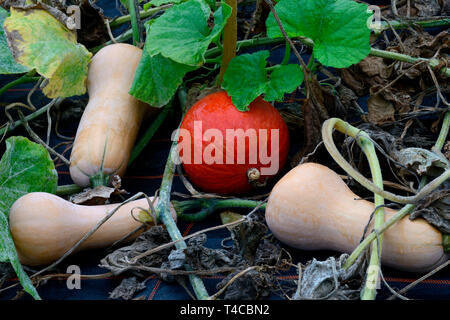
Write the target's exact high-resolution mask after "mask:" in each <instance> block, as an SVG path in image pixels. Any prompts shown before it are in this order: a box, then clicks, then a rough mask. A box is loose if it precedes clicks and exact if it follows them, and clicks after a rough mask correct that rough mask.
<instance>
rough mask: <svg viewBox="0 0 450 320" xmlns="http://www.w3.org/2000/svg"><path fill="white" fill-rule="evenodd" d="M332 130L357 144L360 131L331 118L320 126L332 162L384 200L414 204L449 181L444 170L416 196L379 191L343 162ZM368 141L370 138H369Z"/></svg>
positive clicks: (359, 138) (447, 174) (448, 173)
mask: <svg viewBox="0 0 450 320" xmlns="http://www.w3.org/2000/svg"><path fill="white" fill-rule="evenodd" d="M333 129H337V130H338V131H340V132H342V133H345V134H348V135H350V136H352V137H354V138H355V139H356V140H357V142H358V143H360V142H361V136H360V134H361V130H359V129H358V128H355V127H353V126H351V125H350V124H348V123H346V122H345V121H343V120H341V119H338V118H331V119H328V120H326V121H325V122H324V123H323V125H322V139H323V142H324V144H325V147H326V148H327V150H328V152H329V153H330V155H331V156H332V157H333V159H334V161H336V162H337V163H338V164H339V166H340V167H341V168H342V169H344V170H345V172H347V173H348V174H349V175H351V176H352V177H353V178H354V179H355V180H356V181H358V182H359V183H360V184H361V185H362V186H364V187H365V188H367V189H368V190H370V191H372V192H374V193H376V194H377V195H379V196H381V197H383V198H384V199H388V200H390V201H393V202H397V203H402V204H407V203H416V202H417V201H419V200H421V199H423V198H424V197H425V196H427V195H428V194H430V193H431V192H433V191H434V190H435V189H436V188H437V187H439V186H440V185H441V184H442V183H444V182H445V181H447V180H448V179H450V169H446V170H445V171H444V172H443V173H442V174H441V175H440V176H439V177H437V178H435V179H434V180H432V181H431V182H430V183H429V184H427V185H426V186H425V187H423V188H422V189H421V190H420V191H419V192H418V193H417V194H416V195H414V196H409V197H405V196H399V195H396V194H393V193H391V192H388V191H384V190H382V189H380V188H379V187H378V186H376V185H374V184H373V183H372V181H370V180H369V179H367V178H366V177H364V176H363V175H362V174H361V173H359V172H358V171H357V170H355V169H354V168H353V167H352V166H351V164H350V163H348V162H347V160H345V158H344V157H343V156H342V155H341V154H340V152H339V151H338V149H337V148H336V145H335V144H334V142H333ZM369 139H370V137H369Z"/></svg>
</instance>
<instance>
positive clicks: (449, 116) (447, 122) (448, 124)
mask: <svg viewBox="0 0 450 320" xmlns="http://www.w3.org/2000/svg"><path fill="white" fill-rule="evenodd" d="M449 129H450V111H447V112H446V114H445V117H444V121H443V123H442V127H441V131H440V134H439V138H438V139H437V141H436V144H435V146H434V148H435V149H437V150H441V149H442V146H443V145H444V142H445V139H446V137H447V135H448V132H449ZM425 184H426V177H423V178H422V180H421V182H420V187H423V186H424V185H425ZM414 208H415V205H414V204H407V205H406V206H404V207H403V208H402V209H401V210H399V211H398V212H397V213H396V214H395V215H393V216H392V217H391V218H390V219H388V221H386V222H385V223H384V224H383V225H382V226H381V227H380V228H379V230H378V234H379V235H381V234H383V232H385V231H386V230H387V229H388V228H389V227H391V226H392V225H394V224H395V223H396V222H398V221H400V220H401V219H403V218H404V217H405V216H407V215H408V214H409V213H411V211H412V210H414ZM376 236H377V235H376V233H375V232H372V233H370V234H369V235H368V236H367V237H366V238H365V239H364V240H363V241H362V242H361V243H360V244H359V245H358V247H357V248H356V249H355V250H353V252H352V253H351V255H350V256H349V257H348V258H347V260H346V262H345V264H344V268H345V269H348V268H349V267H350V266H351V265H352V264H353V263H354V262H355V261H356V259H357V258H358V256H359V255H360V254H361V253H362V252H363V251H364V250H365V249H366V248H367V246H368V245H369V244H370V243H371V242H372V241H373V240H375V239H376ZM446 240H447V239H446V238H445V235H444V236H443V244H444V245H445V243H446Z"/></svg>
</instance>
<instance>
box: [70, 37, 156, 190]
mask: <svg viewBox="0 0 450 320" xmlns="http://www.w3.org/2000/svg"><path fill="white" fill-rule="evenodd" d="M141 55H142V50H141V49H139V48H137V47H135V46H132V45H129V44H124V43H117V44H112V45H109V46H106V47H104V48H102V49H101V50H100V51H99V52H97V53H96V54H95V56H94V57H93V58H92V61H91V63H90V65H89V73H88V79H87V89H88V92H89V102H88V104H87V106H86V109H85V110H84V112H83V116H82V117H81V120H80V123H79V125H78V130H77V133H76V136H75V141H74V144H73V148H72V153H71V156H70V176H71V177H72V180H73V181H74V182H75V183H76V184H77V185H79V186H82V187H85V186H88V185H89V184H90V183H91V184H92V185H93V186H96V185H99V184H107V183H108V180H109V176H110V175H113V174H117V175H119V176H122V175H123V174H124V173H125V170H126V167H127V165H128V161H129V158H130V153H131V150H132V148H133V146H134V143H135V141H136V137H137V134H138V131H139V127H140V125H141V121H142V119H143V117H144V116H147V115H149V114H151V113H154V112H156V110H157V109H155V108H151V107H149V106H148V105H146V104H144V103H143V102H141V101H139V100H137V99H135V98H134V97H132V96H131V95H129V94H128V91H129V90H130V88H131V85H132V83H133V79H134V74H135V71H136V68H137V66H138V63H139V60H140V59H141ZM92 177H96V178H94V180H93V181H92V179H91V178H92ZM95 179H97V180H95Z"/></svg>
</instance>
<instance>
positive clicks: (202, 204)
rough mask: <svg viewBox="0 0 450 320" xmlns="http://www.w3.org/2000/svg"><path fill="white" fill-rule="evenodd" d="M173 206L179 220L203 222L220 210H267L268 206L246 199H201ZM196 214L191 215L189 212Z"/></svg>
mask: <svg viewBox="0 0 450 320" xmlns="http://www.w3.org/2000/svg"><path fill="white" fill-rule="evenodd" d="M172 205H173V208H174V209H175V211H176V212H177V216H178V218H180V219H181V220H184V221H191V222H194V221H201V220H204V219H205V218H207V217H208V216H210V215H211V214H213V213H214V212H217V210H220V209H231V208H248V209H254V208H256V207H258V208H260V209H265V207H266V204H265V203H263V204H261V201H256V200H246V199H239V198H235V199H214V198H200V199H192V200H185V201H176V200H172ZM192 211H193V212H195V213H189V212H192Z"/></svg>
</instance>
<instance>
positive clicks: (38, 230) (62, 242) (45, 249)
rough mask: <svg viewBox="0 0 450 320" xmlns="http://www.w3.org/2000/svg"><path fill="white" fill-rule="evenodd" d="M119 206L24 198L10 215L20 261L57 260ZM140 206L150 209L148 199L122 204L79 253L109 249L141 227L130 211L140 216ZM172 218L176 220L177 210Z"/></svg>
mask: <svg viewBox="0 0 450 320" xmlns="http://www.w3.org/2000/svg"><path fill="white" fill-rule="evenodd" d="M156 202H157V201H156ZM156 202H155V204H156ZM117 206H118V204H110V205H99V206H82V205H76V204H73V203H71V202H69V201H66V200H64V199H62V198H60V197H57V196H55V195H53V194H49V193H45V192H32V193H29V194H27V195H24V196H22V197H21V198H19V199H18V200H17V201H16V202H15V203H14V204H13V206H12V207H11V210H10V214H9V223H10V230H11V235H12V237H13V240H14V244H15V246H16V249H17V253H18V255H19V260H20V262H21V263H22V264H25V265H29V266H39V265H46V264H50V263H52V262H54V261H56V260H57V259H58V258H60V257H61V256H62V255H64V253H66V252H67V251H68V250H69V249H70V248H72V247H73V246H74V244H75V243H77V242H78V241H79V240H80V239H81V238H82V237H83V236H84V235H85V234H86V233H87V232H89V231H90V230H91V229H92V228H93V227H95V226H96V225H97V223H98V222H99V221H100V220H101V219H103V218H104V217H105V215H106V214H107V213H108V212H111V211H112V210H113V209H114V208H115V207H117ZM138 207H140V208H144V209H146V210H148V208H149V206H148V202H147V200H146V199H140V200H135V201H131V202H129V203H127V204H125V205H123V206H122V207H121V208H119V209H118V210H117V211H116V212H115V213H114V215H113V216H112V217H111V218H109V219H108V220H107V221H106V222H105V223H104V224H102V225H101V226H100V228H99V229H98V230H97V231H95V232H94V234H92V235H91V236H90V237H89V238H88V239H86V240H85V241H84V242H83V243H82V244H81V246H80V247H79V248H78V249H77V251H81V250H86V249H93V248H103V247H107V246H109V245H111V244H112V243H114V242H115V241H117V240H120V239H121V238H122V237H124V236H126V235H127V234H129V233H130V232H131V231H133V230H135V229H136V228H137V227H139V226H141V223H140V222H139V221H136V220H135V219H134V218H133V217H132V215H131V210H133V208H136V209H135V210H133V215H134V216H135V217H138V216H139V212H140V211H141V210H139V209H138ZM172 215H173V217H174V219H176V213H175V211H172ZM138 235H139V233H135V234H134V235H133V236H130V237H129V238H128V239H127V240H128V241H131V240H133V239H135V238H136V237H137V236H138Z"/></svg>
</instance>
